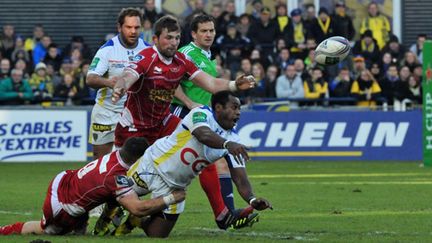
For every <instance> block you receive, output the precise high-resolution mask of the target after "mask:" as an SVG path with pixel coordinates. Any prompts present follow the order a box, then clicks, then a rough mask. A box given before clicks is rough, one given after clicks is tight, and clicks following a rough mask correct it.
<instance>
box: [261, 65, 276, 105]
mask: <svg viewBox="0 0 432 243" xmlns="http://www.w3.org/2000/svg"><path fill="white" fill-rule="evenodd" d="M278 73H279V69H278V67H277V66H276V65H273V64H271V65H270V66H269V67H268V68H267V71H266V76H265V78H264V82H265V97H267V98H276V79H277V77H278Z"/></svg>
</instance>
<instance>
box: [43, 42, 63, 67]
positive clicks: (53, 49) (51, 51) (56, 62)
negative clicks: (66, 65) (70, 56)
mask: <svg viewBox="0 0 432 243" xmlns="http://www.w3.org/2000/svg"><path fill="white" fill-rule="evenodd" d="M43 63H45V64H46V65H48V64H50V65H52V66H53V67H54V70H55V71H56V72H58V71H59V70H60V65H61V63H62V57H61V55H60V51H59V49H58V47H57V45H56V44H54V43H51V44H50V45H49V46H48V52H47V54H46V55H45V58H44V59H43Z"/></svg>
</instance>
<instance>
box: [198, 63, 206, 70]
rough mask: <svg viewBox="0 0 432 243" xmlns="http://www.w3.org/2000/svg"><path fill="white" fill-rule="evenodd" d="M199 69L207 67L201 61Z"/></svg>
mask: <svg viewBox="0 0 432 243" xmlns="http://www.w3.org/2000/svg"><path fill="white" fill-rule="evenodd" d="M198 67H199V68H201V69H203V68H205V67H207V65H206V64H205V63H204V61H201V63H200V64H199V65H198Z"/></svg>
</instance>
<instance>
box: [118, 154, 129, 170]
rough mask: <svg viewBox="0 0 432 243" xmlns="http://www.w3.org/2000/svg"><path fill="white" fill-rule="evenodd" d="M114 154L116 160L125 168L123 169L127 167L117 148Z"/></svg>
mask: <svg viewBox="0 0 432 243" xmlns="http://www.w3.org/2000/svg"><path fill="white" fill-rule="evenodd" d="M116 156H117V160H118V162H119V164H120V165H121V166H122V167H123V168H125V169H127V170H128V169H129V167H130V166H129V165H128V164H126V163H125V162H124V161H123V159H122V157H121V156H120V150H118V151H117V152H116Z"/></svg>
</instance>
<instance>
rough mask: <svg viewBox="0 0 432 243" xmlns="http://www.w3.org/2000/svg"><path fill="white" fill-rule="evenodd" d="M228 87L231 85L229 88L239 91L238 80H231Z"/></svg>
mask: <svg viewBox="0 0 432 243" xmlns="http://www.w3.org/2000/svg"><path fill="white" fill-rule="evenodd" d="M228 87H229V90H230V91H232V92H235V91H237V84H236V81H229V83H228Z"/></svg>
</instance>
